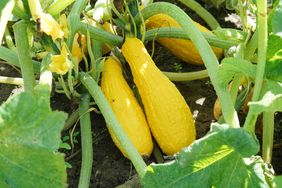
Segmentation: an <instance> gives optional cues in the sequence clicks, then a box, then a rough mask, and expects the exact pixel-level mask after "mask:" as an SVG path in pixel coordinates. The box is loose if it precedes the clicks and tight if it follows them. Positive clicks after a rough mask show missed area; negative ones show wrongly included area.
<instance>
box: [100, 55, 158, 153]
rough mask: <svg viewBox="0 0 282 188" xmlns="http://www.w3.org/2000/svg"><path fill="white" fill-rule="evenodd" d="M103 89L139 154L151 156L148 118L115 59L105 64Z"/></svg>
mask: <svg viewBox="0 0 282 188" xmlns="http://www.w3.org/2000/svg"><path fill="white" fill-rule="evenodd" d="M101 88H102V91H103V93H104V94H105V96H106V98H107V100H108V102H109V103H110V105H111V107H112V109H113V111H114V113H115V114H116V117H117V119H118V121H119V123H120V125H121V126H122V128H123V130H124V131H125V133H126V134H127V136H128V137H129V139H130V140H131V142H132V143H133V145H134V146H135V147H136V149H137V150H138V152H139V153H140V154H141V155H143V156H150V155H151V152H152V149H153V142H152V137H151V133H150V130H149V127H148V124H147V121H146V117H145V115H144V113H143V111H142V109H141V107H140V106H139V104H138V102H137V100H136V98H135V96H134V94H133V92H132V90H131V89H130V87H129V86H128V84H127V82H126V80H125V79H124V77H123V75H122V68H121V64H120V62H118V61H117V60H115V59H114V58H113V57H111V58H109V59H107V60H106V62H105V66H104V71H103V73H102V81H101ZM110 134H111V137H112V139H113V141H114V143H115V144H116V146H117V147H118V148H119V149H120V150H121V152H122V153H123V155H124V156H126V157H127V155H126V153H125V152H124V150H122V148H121V145H120V144H119V142H118V141H117V139H116V138H115V136H114V134H113V133H112V132H110Z"/></svg>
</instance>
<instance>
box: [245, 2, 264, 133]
mask: <svg viewBox="0 0 282 188" xmlns="http://www.w3.org/2000/svg"><path fill="white" fill-rule="evenodd" d="M257 9H258V10H257V19H258V26H257V29H258V39H259V40H258V63H257V71H256V78H255V86H254V94H253V97H252V101H257V100H258V99H259V96H260V92H261V88H262V84H263V77H264V71H265V62H266V52H267V1H266V0H261V1H257ZM257 116H258V114H256V113H254V107H253V106H251V107H250V109H249V113H248V115H247V118H246V121H245V124H244V128H245V129H247V130H248V131H251V132H254V131H255V122H256V119H257Z"/></svg>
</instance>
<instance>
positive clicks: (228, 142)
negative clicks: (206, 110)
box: [142, 124, 269, 188]
mask: <svg viewBox="0 0 282 188" xmlns="http://www.w3.org/2000/svg"><path fill="white" fill-rule="evenodd" d="M258 151H259V144H258V142H257V140H256V139H255V138H254V137H253V136H252V135H250V134H249V133H248V132H246V131H245V130H244V129H242V128H238V129H235V128H229V127H228V125H218V124H213V125H212V127H211V131H210V132H209V133H208V135H206V136H205V137H203V138H201V139H199V140H197V141H196V142H194V143H193V144H192V145H191V146H189V147H188V148H186V149H185V150H184V151H181V152H180V153H179V154H178V155H177V158H176V160H175V161H172V162H169V163H166V164H152V165H150V166H149V167H148V168H147V172H146V174H145V176H144V178H143V179H142V182H143V185H144V187H145V188H146V187H162V188H168V187H171V188H175V187H177V188H182V187H183V188H184V187H185V188H190V187H195V188H199V187H201V188H210V187H213V186H214V187H224V188H234V187H251V188H257V187H269V186H268V184H267V181H266V179H265V176H264V171H263V161H262V160H261V158H260V157H251V156H253V155H255V154H256V153H258ZM250 157H251V158H250Z"/></svg>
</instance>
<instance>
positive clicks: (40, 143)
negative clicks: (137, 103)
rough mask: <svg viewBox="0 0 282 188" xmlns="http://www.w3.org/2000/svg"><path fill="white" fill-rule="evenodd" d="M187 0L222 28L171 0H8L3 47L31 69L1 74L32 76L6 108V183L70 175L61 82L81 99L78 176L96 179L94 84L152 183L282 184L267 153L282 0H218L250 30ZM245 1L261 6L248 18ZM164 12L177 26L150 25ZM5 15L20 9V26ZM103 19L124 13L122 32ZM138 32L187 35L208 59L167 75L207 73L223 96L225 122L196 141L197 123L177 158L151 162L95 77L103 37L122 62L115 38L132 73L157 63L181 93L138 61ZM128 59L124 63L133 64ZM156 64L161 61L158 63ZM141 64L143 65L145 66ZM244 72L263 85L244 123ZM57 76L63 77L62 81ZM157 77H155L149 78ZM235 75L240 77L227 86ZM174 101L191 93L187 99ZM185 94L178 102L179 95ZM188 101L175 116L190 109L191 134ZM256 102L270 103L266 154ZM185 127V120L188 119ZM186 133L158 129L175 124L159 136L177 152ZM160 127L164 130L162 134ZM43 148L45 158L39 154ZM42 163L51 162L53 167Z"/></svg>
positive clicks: (0, 117)
mask: <svg viewBox="0 0 282 188" xmlns="http://www.w3.org/2000/svg"><path fill="white" fill-rule="evenodd" d="M73 2H74V4H72V3H73ZM180 2H181V3H183V4H185V5H186V6H188V7H189V8H191V9H192V10H195V11H196V13H198V14H199V15H200V16H201V17H202V18H203V19H204V20H205V21H206V22H207V24H208V25H209V26H210V28H211V29H212V30H214V34H212V33H205V32H201V31H200V30H199V28H197V27H196V26H195V25H194V24H193V21H192V20H191V18H190V17H189V16H188V15H187V14H186V13H185V12H184V11H183V10H181V9H180V8H179V7H177V6H176V5H173V4H171V3H166V2H155V3H153V2H145V1H144V2H142V5H143V6H144V7H143V8H141V7H139V3H138V2H137V1H133V0H132V1H129V2H123V7H122V8H121V10H117V8H116V7H115V5H114V3H113V1H103V0H98V1H97V2H96V6H94V8H92V7H91V6H90V5H89V4H88V0H76V1H73V0H67V1H65V0H57V1H54V2H53V1H52V0H50V1H44V2H43V1H42V2H41V1H39V0H22V1H13V0H11V1H8V0H4V1H1V2H0V10H1V19H0V25H1V27H0V39H1V41H2V38H3V39H4V41H5V44H6V47H4V46H1V47H0V58H1V59H3V60H4V61H6V62H7V63H8V64H10V65H13V66H15V67H18V68H20V70H21V73H22V79H13V78H8V77H0V81H1V82H2V83H9V84H19V85H23V86H24V90H25V91H24V92H23V93H22V94H18V95H17V96H15V97H13V98H11V99H10V100H8V101H7V102H6V103H4V104H3V105H2V107H1V108H0V112H1V113H0V134H1V139H0V148H1V150H0V166H1V167H2V168H1V169H2V170H0V185H1V186H3V187H13V186H14V187H18V186H21V187H30V186H32V185H33V184H34V183H35V182H36V183H37V185H40V187H49V186H50V183H53V184H52V185H54V186H55V187H65V186H66V172H65V166H64V163H63V158H62V155H61V154H59V153H58V147H59V141H60V139H59V134H60V131H61V129H62V128H63V122H64V120H65V118H66V116H65V114H63V113H61V112H52V111H51V109H50V105H49V103H50V90H51V88H52V87H53V88H54V90H55V91H56V92H61V93H62V92H63V93H65V95H66V97H68V98H70V99H77V98H78V99H80V101H81V102H80V105H79V111H78V113H79V116H80V124H81V140H82V141H81V142H82V168H81V174H80V180H79V187H88V186H89V181H90V176H91V169H92V161H93V155H92V153H93V148H92V140H91V126H90V124H91V122H90V115H89V109H90V96H91V97H92V98H93V99H94V102H95V105H97V106H98V107H99V110H100V111H101V112H102V114H103V116H104V118H105V120H106V123H107V126H108V128H109V130H110V132H111V134H112V135H113V137H114V138H115V139H116V142H117V143H118V145H119V147H120V148H121V150H122V151H123V152H124V154H125V155H126V156H127V157H128V158H129V159H130V160H131V161H132V163H133V165H134V167H135V168H136V171H137V173H138V174H139V176H140V177H141V182H142V185H143V186H144V187H273V186H275V184H276V186H277V187H279V186H281V177H274V175H273V173H272V171H271V169H269V166H268V165H267V163H270V162H271V151H272V143H273V130H274V127H273V126H274V122H273V120H274V113H275V112H277V111H281V110H282V109H281V106H282V105H281V104H282V102H281V93H282V84H281V82H282V80H281V70H282V69H281V46H282V39H281V32H282V31H281V24H279V20H281V18H282V15H281V9H282V1H281V0H276V1H274V3H273V8H272V10H271V11H270V13H268V12H267V1H266V0H258V1H256V2H255V1H244V0H242V1H232V0H226V1H223V0H220V1H216V0H213V1H212V2H213V3H215V4H216V5H218V6H219V5H221V4H222V3H223V2H225V3H226V5H227V8H231V9H234V10H235V11H236V12H237V13H238V14H239V16H240V17H241V20H242V23H243V29H242V31H239V30H234V29H228V28H221V27H220V25H219V24H218V23H217V21H216V19H215V18H214V17H213V16H212V15H211V14H210V13H209V12H207V11H206V10H205V9H204V8H203V7H201V5H200V4H199V3H197V2H196V1H192V0H190V1H188V0H181V1H180ZM70 5H71V7H70V12H69V13H67V11H64V10H65V9H66V8H67V7H68V6H70ZM141 9H142V10H141ZM110 10H111V11H112V12H113V13H115V15H116V18H112V17H113V16H112V13H111V11H110ZM247 11H252V13H254V14H255V15H256V21H257V23H256V27H255V28H250V26H249V24H248V22H247ZM159 14H165V15H168V16H169V17H171V19H173V20H174V21H175V22H176V23H177V27H164V28H155V29H151V30H147V31H146V30H145V22H146V20H148V19H150V18H151V17H153V16H155V15H159ZM7 15H13V16H14V19H13V20H11V22H12V23H13V30H11V28H9V27H5V26H6V25H7V22H8V19H7V18H8V16H7ZM82 15H83V16H82ZM93 17H94V18H95V20H94V19H93ZM4 18H5V19H4ZM104 21H109V22H110V23H111V24H112V25H117V26H118V27H119V28H120V29H121V32H120V33H119V34H118V33H117V32H115V31H114V32H113V33H111V32H108V31H105V30H104V29H103V27H102V25H103V22H104ZM11 32H13V35H14V38H15V44H14V42H13V40H12V37H11V36H13V35H11ZM130 37H134V38H136V39H135V40H137V41H138V44H139V45H141V46H143V44H142V41H143V42H146V41H150V40H153V39H154V38H157V39H160V40H161V38H166V39H167V38H178V39H186V40H187V39H190V40H191V41H190V42H192V43H193V45H194V46H195V49H197V51H198V52H199V54H200V57H201V58H202V61H203V62H204V65H205V67H206V70H204V71H197V72H192V73H165V75H167V77H168V78H169V79H171V80H174V81H184V80H191V79H199V78H203V77H206V76H208V77H209V78H210V80H211V82H212V84H213V86H214V89H215V91H216V93H217V96H218V98H219V101H220V104H221V108H222V112H223V116H222V118H220V120H219V121H218V122H217V123H212V124H211V128H210V131H209V132H208V134H207V135H206V136H205V137H203V138H200V139H198V140H196V141H194V142H193V140H194V137H195V135H194V136H191V140H186V141H185V143H184V144H183V143H181V142H182V140H180V141H179V143H180V145H179V146H177V151H179V149H181V148H183V147H184V146H187V145H189V144H190V143H191V142H193V143H191V144H190V145H189V146H188V147H186V148H183V149H182V150H181V151H180V152H179V153H177V154H176V155H175V160H173V161H171V162H169V163H164V164H150V165H148V166H147V165H146V164H145V162H144V161H143V159H142V157H141V155H140V154H139V153H138V150H137V149H138V148H135V146H134V143H132V142H131V140H130V136H129V135H127V134H126V131H124V130H123V126H121V125H120V123H122V121H120V122H119V120H118V118H119V116H118V115H116V113H119V112H115V110H114V109H112V106H111V105H110V104H109V101H108V100H107V97H106V96H105V94H104V93H103V92H102V90H101V89H100V87H99V85H98V83H99V80H100V76H101V72H102V71H103V67H104V58H103V54H102V48H103V45H104V46H108V47H110V48H111V49H112V51H113V53H114V54H115V55H116V56H118V57H119V58H120V60H121V61H123V62H124V59H123V58H122V54H121V53H120V52H119V51H118V50H117V48H118V47H122V53H123V55H124V58H125V59H126V60H127V61H128V63H129V65H130V67H131V68H132V75H133V77H134V76H135V78H134V79H135V80H134V81H136V79H138V78H136V75H137V76H138V74H139V79H140V80H141V79H147V80H149V81H150V80H151V81H153V79H150V77H149V76H152V77H153V76H155V75H159V78H160V79H161V81H162V82H161V83H163V86H164V87H163V88H162V91H165V89H168V90H169V91H171V92H170V93H173V94H172V95H171V96H168V99H167V100H171V101H170V102H173V101H174V99H173V97H179V98H181V96H179V95H178V94H175V93H177V91H176V89H175V87H173V85H172V84H171V82H168V79H166V78H165V77H164V75H163V74H161V73H160V71H151V72H150V74H152V75H149V74H147V75H146V74H144V75H142V74H141V73H142V71H139V72H140V73H138V71H136V70H134V69H136V67H137V66H140V65H139V64H138V62H137V61H135V59H132V56H133V55H134V53H136V52H135V51H134V50H131V51H130V50H128V49H130V48H133V49H134V48H136V46H133V45H134V44H135V43H133V44H131V43H128V39H129V38H130ZM137 38H139V39H137ZM124 41H125V42H124ZM136 44H137V43H136ZM128 45H129V46H128ZM211 46H214V47H217V48H222V49H229V48H230V47H234V46H235V47H236V50H235V53H233V54H232V55H231V56H230V57H226V58H224V59H222V60H221V63H219V60H218V58H217V56H216V55H218V54H215V53H214V51H213V50H212V48H211ZM142 48H144V47H142ZM144 51H145V50H143V52H142V53H141V52H140V55H142V54H143V55H144ZM87 53H88V55H87ZM137 55H138V54H137ZM42 57H43V58H42ZM134 57H135V56H134ZM256 57H257V58H256ZM135 58H136V57H135ZM137 58H138V57H137ZM142 58H144V59H145V60H146V61H148V62H149V63H150V65H146V66H143V67H141V68H144V69H145V68H147V66H150V67H154V65H153V62H151V60H150V57H149V56H144V57H143V56H142V57H140V59H142ZM82 60H84V66H82ZM123 68H125V69H124V70H126V65H125V64H123ZM139 68H140V67H139ZM152 70H153V69H152ZM154 70H157V68H156V67H154ZM51 72H52V73H53V74H51ZM137 73H138V74H137ZM38 75H40V80H39V81H37V80H36V78H37V77H38ZM102 76H103V75H102ZM142 76H143V77H144V76H145V77H144V78H141V77H142ZM242 78H244V79H246V80H248V85H250V86H251V85H254V91H253V96H252V100H251V102H249V111H248V114H247V117H246V120H245V122H244V124H243V125H240V123H239V120H238V115H237V111H236V109H237V106H236V104H237V101H238V100H239V99H240V97H237V96H240V95H238V88H239V86H240V84H241V80H242ZM52 79H54V80H55V82H54V84H53V86H52V84H51V83H52V81H51V80H52ZM149 81H148V84H150V83H152V82H149ZM143 82H144V81H143ZM230 82H232V85H231V87H230V90H229V89H228V87H229V86H228V85H229V84H230ZM136 85H137V87H139V88H140V86H142V80H141V81H140V83H139V84H138V82H136ZM138 85H139V86H138ZM142 89H143V90H142ZM142 89H139V90H140V91H139V92H140V96H141V98H142V102H143V105H144V108H145V113H147V120H148V123H149V124H150V123H152V124H151V125H150V126H151V127H154V126H156V125H155V124H157V123H154V121H153V120H152V119H153V118H151V117H150V115H151V114H149V115H148V112H149V113H150V112H152V110H155V111H156V112H158V110H159V109H158V105H157V104H155V105H154V106H153V107H152V106H150V102H147V101H146V100H147V98H149V97H148V95H150V92H149V91H150V89H153V88H150V87H147V88H146V87H144V88H142ZM170 98H171V99H170ZM150 100H151V99H150ZM156 101H157V100H156ZM175 101H176V102H177V103H178V102H179V103H183V100H182V99H179V100H175ZM157 102H158V101H157ZM162 102H163V101H161V102H160V103H162ZM172 104H173V103H172ZM177 105H179V104H175V106H177ZM183 106H185V105H183ZM161 108H162V107H161ZM183 109H186V110H183V111H182V112H183V113H184V114H183V117H184V116H187V117H185V118H184V119H181V118H178V117H177V115H179V114H175V117H172V118H171V119H173V118H176V119H177V120H180V122H177V121H176V122H177V126H178V125H179V126H182V123H184V122H185V121H187V125H188V124H189V125H190V128H188V129H189V130H187V132H188V131H191V134H190V135H193V134H194V128H193V125H192V123H191V122H192V120H191V114H190V113H189V110H187V107H183ZM174 110H176V109H173V111H171V112H170V113H171V114H173V113H174ZM160 111H161V110H160ZM156 114H161V113H156ZM259 114H263V126H264V127H263V144H262V151H263V154H262V158H263V159H262V158H261V157H260V156H257V154H258V152H259V150H260V145H259V143H258V140H257V138H256V135H255V123H256V120H257V117H258V115H259ZM180 115H181V114H180ZM74 116H76V117H77V115H74ZM165 118H167V117H164V119H165ZM189 118H190V119H189ZM46 119H49V120H50V119H52V121H46ZM168 121H170V119H168ZM172 122H174V121H172ZM163 123H164V124H165V123H166V122H163ZM153 124H154V125H153ZM172 124H173V123H172ZM158 126H160V125H158ZM169 126H170V125H165V126H164V129H166V130H169V132H170V133H173V131H175V130H174V129H176V127H174V129H173V128H172V127H169ZM181 129H182V130H185V129H187V127H185V125H184V126H182V128H181ZM46 130H48V131H46ZM158 131H162V130H161V129H157V128H156V129H155V131H153V130H152V132H153V134H155V135H158ZM154 132H155V133H154ZM187 132H186V133H187ZM43 133H44V134H43ZM184 133H185V131H184ZM177 134H178V133H177V131H176V133H175V135H174V134H172V135H169V134H164V135H159V136H160V138H162V137H166V136H167V135H169V137H167V138H169V139H159V140H162V141H160V142H161V143H162V144H160V146H161V148H163V151H164V152H165V153H167V154H174V153H175V152H177V151H175V150H174V148H173V149H171V148H172V147H170V146H169V142H170V140H172V139H174V138H173V137H175V136H177ZM155 137H156V139H157V140H158V136H155ZM180 137H182V136H180ZM183 137H186V136H185V135H184V136H183ZM178 139H179V138H178ZM166 142H167V143H166ZM183 142H184V141H183ZM173 145H175V144H173ZM14 151H19V152H18V153H17V152H14ZM148 152H149V153H150V151H148ZM42 160H44V161H45V162H44V163H42ZM42 168H45V170H44V172H43V171H42ZM3 169H4V170H3ZM46 169H48V171H47V170H46ZM43 173H44V174H43ZM19 177H21V178H19ZM54 177H56V179H55V178H54ZM53 180H54V181H53Z"/></svg>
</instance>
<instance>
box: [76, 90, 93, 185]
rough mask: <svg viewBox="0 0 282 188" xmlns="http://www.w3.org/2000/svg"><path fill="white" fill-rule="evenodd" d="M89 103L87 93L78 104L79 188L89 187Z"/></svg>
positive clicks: (90, 162)
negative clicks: (80, 158) (80, 159)
mask: <svg viewBox="0 0 282 188" xmlns="http://www.w3.org/2000/svg"><path fill="white" fill-rule="evenodd" d="M89 103H90V97H89V95H88V94H86V95H84V96H83V97H82V100H81V102H80V104H79V115H80V131H81V149H82V161H81V170H80V177H79V184H78V187H79V188H86V187H89V183H90V177H91V171H92V163H93V146H92V134H91V120H90V112H89Z"/></svg>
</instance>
